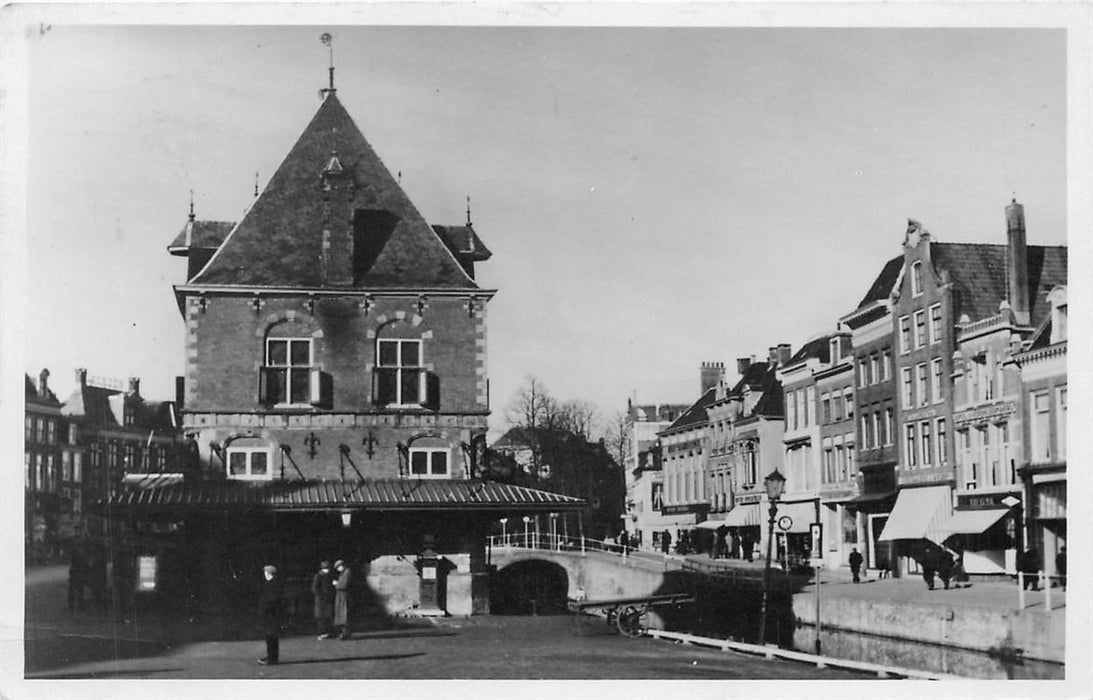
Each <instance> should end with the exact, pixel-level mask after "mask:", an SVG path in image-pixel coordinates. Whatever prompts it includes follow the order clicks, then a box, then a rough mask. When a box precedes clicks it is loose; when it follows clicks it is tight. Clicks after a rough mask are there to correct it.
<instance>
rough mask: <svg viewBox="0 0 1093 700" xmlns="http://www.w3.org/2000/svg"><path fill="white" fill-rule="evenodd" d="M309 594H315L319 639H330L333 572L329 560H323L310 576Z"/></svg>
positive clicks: (332, 619)
mask: <svg viewBox="0 0 1093 700" xmlns="http://www.w3.org/2000/svg"><path fill="white" fill-rule="evenodd" d="M311 594H312V595H313V596H315V627H316V629H317V630H318V632H319V639H330V637H331V636H332V635H331V629H332V627H333V623H334V574H333V572H331V570H330V562H329V561H327V560H323V562H322V563H321V564H319V571H318V573H316V574H315V575H314V576H313V577H312V578H311Z"/></svg>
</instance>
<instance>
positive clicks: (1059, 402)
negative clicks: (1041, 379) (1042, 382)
mask: <svg viewBox="0 0 1093 700" xmlns="http://www.w3.org/2000/svg"><path fill="white" fill-rule="evenodd" d="M1066 400H1067V396H1066V384H1063V385H1062V386H1060V387H1056V388H1055V455H1056V457H1055V458H1056V459H1058V460H1059V461H1063V460H1065V459H1066Z"/></svg>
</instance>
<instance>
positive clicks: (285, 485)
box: [103, 479, 586, 512]
mask: <svg viewBox="0 0 1093 700" xmlns="http://www.w3.org/2000/svg"><path fill="white" fill-rule="evenodd" d="M103 505H105V506H106V507H108V508H119V509H121V510H130V511H135V512H140V511H153V510H165V509H171V510H176V511H177V510H188V511H192V510H203V509H210V510H211V509H220V510H224V509H232V510H234V509H244V508H257V509H261V510H269V511H294V512H306V511H340V510H345V509H352V510H375V511H391V510H413V511H422V510H437V511H450V510H460V511H473V510H492V511H505V510H519V511H522V512H536V511H539V512H543V511H546V512H550V511H560V510H574V509H579V508H582V507H584V506H585V505H586V503H585V501H584V500H582V499H580V498H574V497H573V496H565V495H562V494H558V493H552V492H549V491H540V490H538V489H531V488H527V487H524V486H514V485H512V484H502V483H497V482H492V481H488V482H487V481H481V480H470V479H459V480H449V479H370V480H365V481H304V480H300V481H264V482H244V481H218V482H210V481H206V482H190V483H171V484H166V485H163V486H161V487H159V488H139V489H124V490H121V491H118V492H117V493H115V494H114V495H113V496H112V497H111V498H110V499H109V501H107V502H106V503H104V504H103Z"/></svg>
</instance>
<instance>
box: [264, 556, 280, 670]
mask: <svg viewBox="0 0 1093 700" xmlns="http://www.w3.org/2000/svg"><path fill="white" fill-rule="evenodd" d="M262 575H263V577H265V580H264V581H262V593H261V595H260V596H259V598H258V625H259V627H261V628H262V634H263V635H264V636H265V638H266V655H265V656H263V657H262V658H260V659H258V663H260V664H262V665H263V666H276V665H277V664H279V663H280V662H281V620H282V617H283V615H284V608H283V605H284V602H283V600H282V593H283V589H282V587H281V579H280V578H278V577H277V567H276V566H273V565H269V564H267V565H266V566H264V567H263V568H262Z"/></svg>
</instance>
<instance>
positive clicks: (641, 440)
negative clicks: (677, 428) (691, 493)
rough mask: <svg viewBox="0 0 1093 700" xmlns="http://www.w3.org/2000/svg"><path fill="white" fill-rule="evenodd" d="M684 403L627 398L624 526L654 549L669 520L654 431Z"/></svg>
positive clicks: (633, 538) (640, 542) (669, 420)
mask: <svg viewBox="0 0 1093 700" xmlns="http://www.w3.org/2000/svg"><path fill="white" fill-rule="evenodd" d="M688 408H689V406H688V405H687V404H640V405H639V404H635V403H633V402H632V401H627V411H626V425H627V428H626V429H627V433H628V434H629V436H630V440H629V445H628V447H629V453H628V454H627V457H626V464H625V465H624V466H625V471H626V517H625V521H624V522H625V528H626V531H627V535H628V537H629V538H630V541H631V542H633V543H634V546H635V547H640V548H643V549H655V548H656V545H658V544H659V543H660V536H661V533H663V532H664V530H665V529H666V528H667V526H668V525H669V524H670V523H669V522H667V521H666V520H665V519H664V515H663V506H664V467H663V464H662V462H661V453H660V444H659V443H658V442H657V433H659V432H660V431H661V430H664V429H665V428H667V427H668V426H669V425H671V423H672V421H674V420H676V419H677V418H679V417H680V416H681V415H683V412H684V411H686V410H687V409H688Z"/></svg>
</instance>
